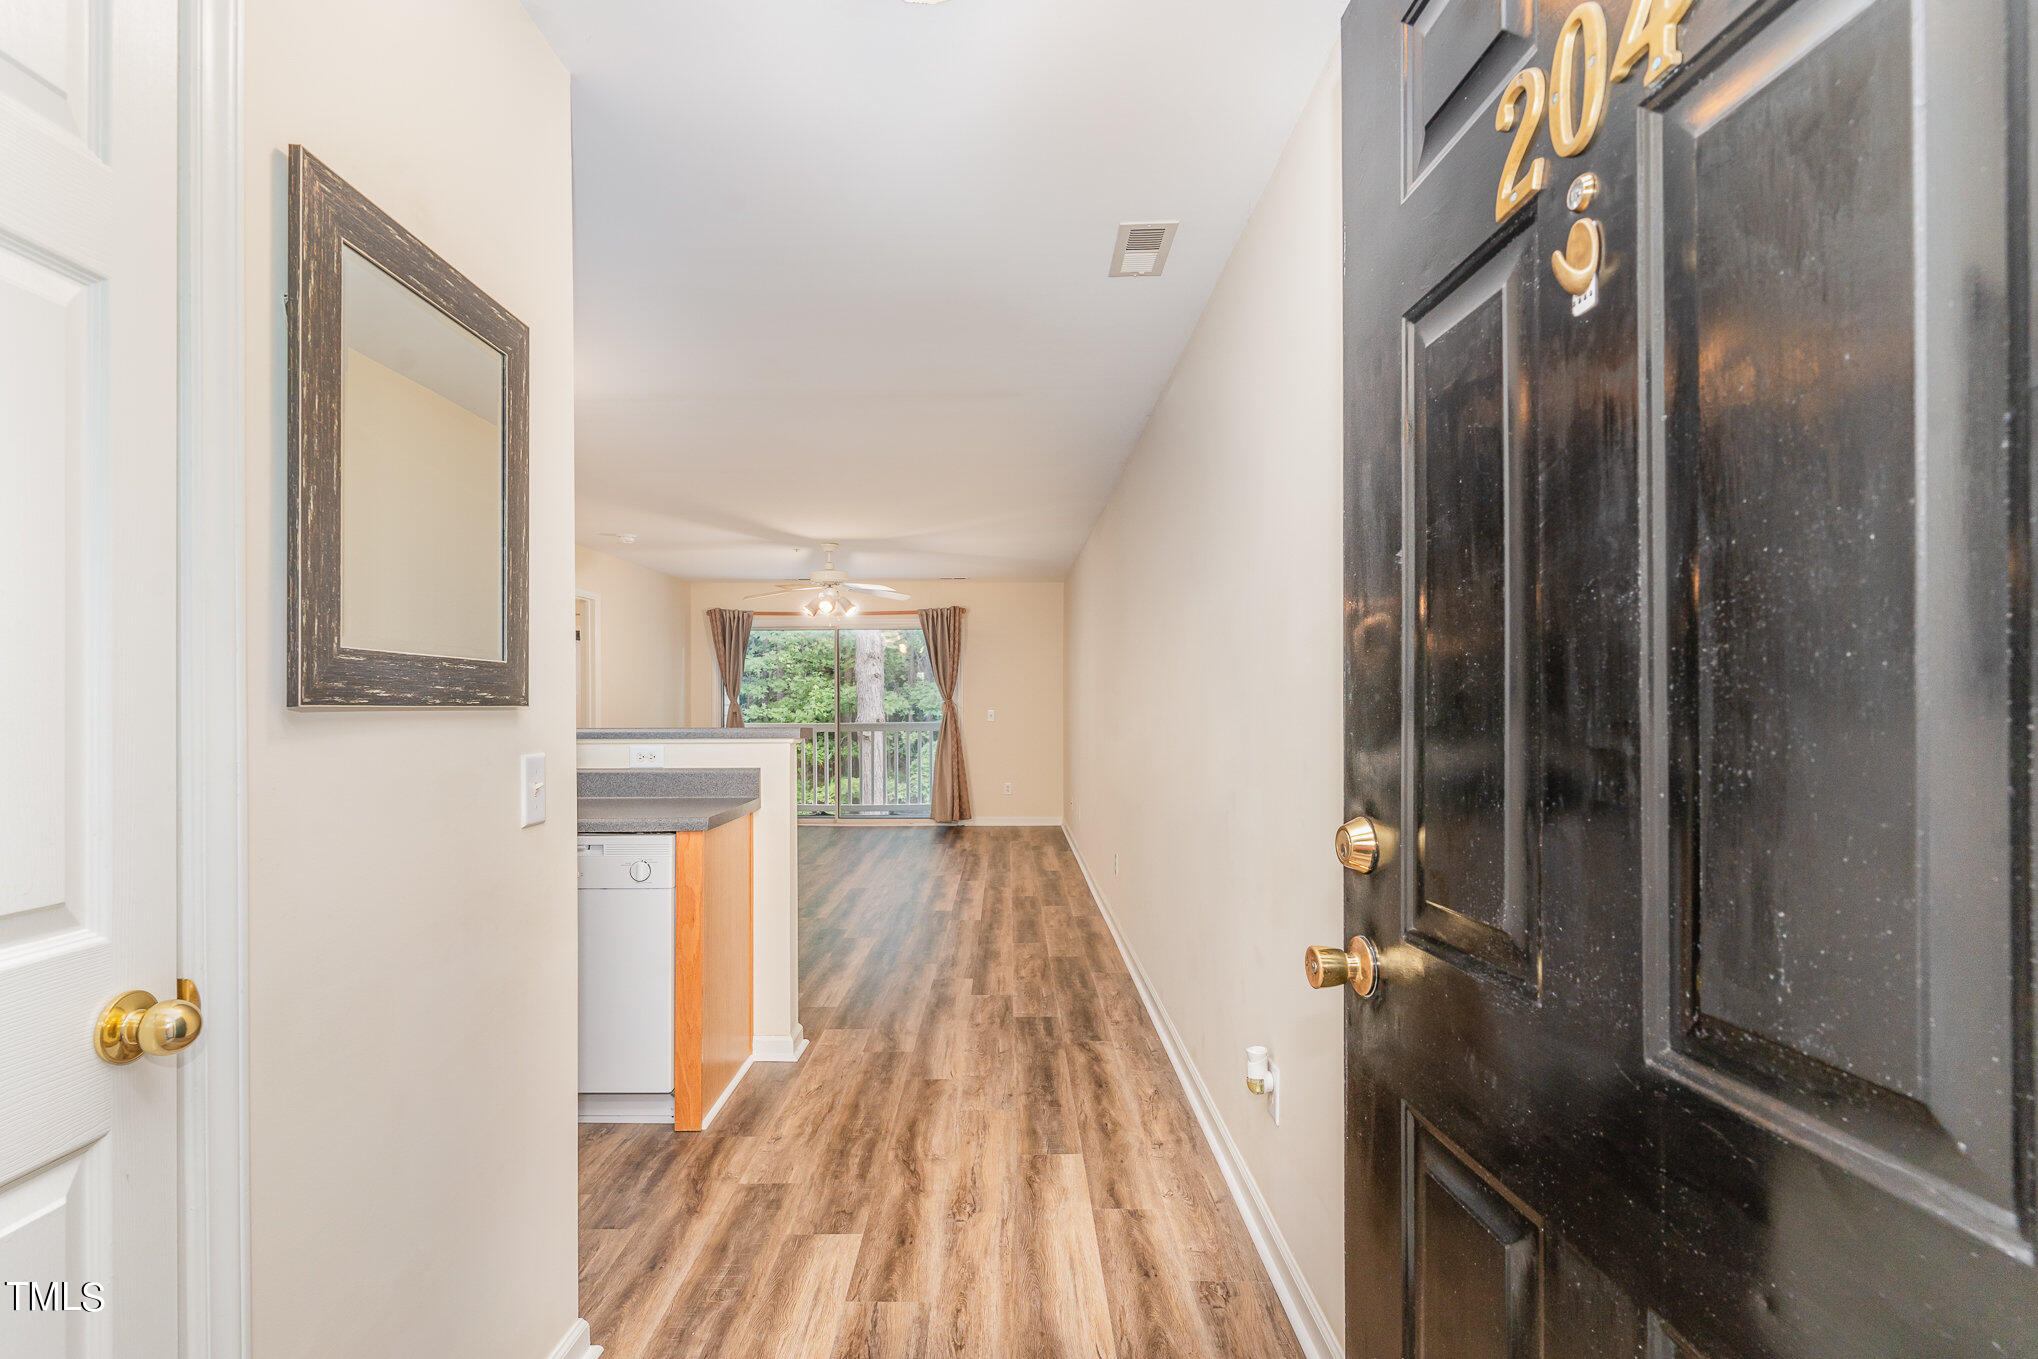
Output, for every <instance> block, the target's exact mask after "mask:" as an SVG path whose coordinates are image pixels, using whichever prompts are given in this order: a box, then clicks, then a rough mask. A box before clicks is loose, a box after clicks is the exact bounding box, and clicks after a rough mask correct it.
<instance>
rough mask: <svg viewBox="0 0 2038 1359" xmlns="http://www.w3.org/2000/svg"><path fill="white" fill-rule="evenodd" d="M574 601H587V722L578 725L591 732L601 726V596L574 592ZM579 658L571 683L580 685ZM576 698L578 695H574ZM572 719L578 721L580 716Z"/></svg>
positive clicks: (576, 660)
mask: <svg viewBox="0 0 2038 1359" xmlns="http://www.w3.org/2000/svg"><path fill="white" fill-rule="evenodd" d="M573 597H574V598H575V599H584V600H586V601H587V687H588V690H589V693H588V696H587V721H586V722H584V723H580V730H582V731H593V730H595V729H596V728H598V727H600V726H601V596H600V595H599V594H597V593H595V592H594V591H593V590H575V591H574V592H573ZM578 660H579V658H578V657H576V658H575V665H574V667H573V683H574V685H575V686H576V687H577V686H578V685H579V684H580V666H579V664H578ZM575 696H576V697H578V694H577V693H576V695H575ZM573 716H574V719H575V721H576V722H578V721H579V717H580V714H579V713H577V712H576V713H575V714H574V715H573Z"/></svg>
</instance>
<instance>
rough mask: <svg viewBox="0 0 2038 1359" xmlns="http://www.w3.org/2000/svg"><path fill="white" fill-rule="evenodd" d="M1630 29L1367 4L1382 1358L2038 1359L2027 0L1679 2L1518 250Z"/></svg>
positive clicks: (1362, 107) (1361, 1177)
mask: <svg viewBox="0 0 2038 1359" xmlns="http://www.w3.org/2000/svg"><path fill="white" fill-rule="evenodd" d="M1634 4H1643V5H1648V4H1650V0H1607V3H1605V5H1604V19H1605V27H1606V31H1607V34H1608V38H1609V46H1613V45H1617V44H1619V43H1620V42H1621V41H1622V38H1623V36H1624V35H1625V34H1627V33H1628V31H1629V26H1630V20H1631V19H1632V18H1633V17H1634V11H1633V5H1634ZM1586 8H1587V6H1586V5H1585V4H1584V0H1542V3H1538V4H1534V5H1533V6H1530V5H1527V4H1524V5H1522V6H1521V7H1519V8H1518V9H1513V8H1510V7H1508V6H1505V5H1480V4H1475V3H1471V2H1470V0H1455V3H1449V4H1444V3H1440V0H1428V3H1416V4H1412V5H1409V6H1406V7H1404V8H1403V9H1402V11H1401V12H1398V13H1397V12H1395V11H1394V10H1393V9H1390V8H1387V7H1381V6H1361V5H1355V6H1353V7H1352V8H1351V10H1350V11H1348V12H1347V15H1346V19H1345V40H1344V49H1343V50H1344V62H1345V78H1344V89H1345V97H1346V103H1347V108H1346V122H1345V136H1344V155H1345V162H1346V164H1345V179H1346V184H1345V195H1346V222H1345V232H1346V239H1347V242H1348V243H1349V244H1348V250H1347V258H1346V272H1345V295H1346V327H1345V333H1346V341H1345V342H1346V349H1347V367H1346V372H1347V382H1346V386H1347V401H1346V420H1347V456H1346V619H1347V632H1346V638H1347V671H1346V685H1345V688H1346V694H1347V707H1346V727H1345V740H1346V752H1347V759H1346V785H1347V814H1348V815H1352V814H1359V813H1364V814H1367V815H1370V816H1373V817H1375V818H1377V819H1379V820H1381V821H1383V822H1385V823H1386V824H1387V825H1388V826H1390V827H1392V828H1395V829H1396V830H1398V831H1399V832H1400V848H1399V851H1398V856H1397V857H1396V858H1395V859H1394V860H1393V861H1391V862H1390V863H1388V864H1387V865H1386V866H1385V868H1384V869H1383V871H1380V872H1377V873H1373V874H1371V875H1367V876H1360V875H1357V874H1351V875H1348V878H1347V884H1346V886H1347V923H1348V925H1349V927H1350V928H1349V933H1352V934H1364V935H1367V936H1369V937H1371V938H1372V939H1373V940H1375V941H1376V942H1377V944H1378V945H1379V948H1380V952H1381V969H1380V971H1381V978H1382V982H1381V986H1380V989H1379V991H1378V993H1377V994H1376V995H1375V996H1374V997H1373V998H1371V999H1368V1000H1365V1001H1358V1000H1356V999H1349V998H1348V1000H1347V1005H1348V1010H1347V1023H1346V1041H1347V1052H1348V1080H1347V1091H1348V1095H1347V1098H1348V1122H1347V1128H1348V1159H1347V1176H1346V1183H1347V1194H1348V1204H1347V1231H1346V1238H1347V1251H1348V1268H1347V1313H1348V1316H1349V1318H1350V1321H1349V1333H1348V1339H1347V1352H1348V1353H1349V1354H1351V1355H1352V1356H1354V1359H1373V1357H1376V1356H1377V1359H1387V1356H1395V1357H1396V1359H1414V1357H1415V1356H1418V1355H1421V1356H1431V1355H1451V1356H1457V1355H1477V1356H1480V1357H1481V1359H1485V1357H1486V1356H1494V1355H1511V1354H1513V1353H1515V1352H1517V1350H1518V1349H1519V1347H1521V1346H1524V1345H1527V1346H1530V1347H1531V1348H1529V1349H1521V1350H1520V1352H1522V1353H1530V1352H1533V1353H1537V1354H1540V1355H1542V1356H1546V1359H1574V1357H1578V1356H1588V1355H1589V1356H1613V1355H1619V1356H1622V1357H1623V1359H1640V1357H1646V1359H1686V1357H1687V1356H1688V1357H1691V1359H1811V1357H1812V1356H1825V1355H1834V1354H1845V1355H1848V1356H1849V1357H1850V1359H1856V1357H1857V1356H1890V1359H1897V1357H1898V1356H1902V1357H1903V1359H1919V1357H1922V1356H1942V1355H1943V1356H1947V1357H1948V1359H1967V1357H1968V1356H1972V1355H1977V1354H2000V1355H2016V1356H2025V1357H2026V1359H2038V1272H2034V1266H2033V1263H2032V1260H2033V1254H2034V1252H2033V1248H2032V1236H2031V1228H2032V1223H2033V1222H2034V1220H2038V1213H2034V1205H2033V1203H2032V1201H2031V1195H2032V1188H2033V1185H2034V1183H2038V1175H2034V1174H2033V1173H2032V1172H2031V1171H2030V1169H2029V1164H2030V1157H2031V1154H2032V1152H2031V1149H2032V1148H2033V1147H2034V1146H2038V1138H2034V1136H2033V1130H2032V1127H2031V1109H2032V1103H2033V1102H2032V1095H2033V1088H2032V1074H2033V1067H2034V1066H2038V1046H2034V1041H2033V1025H2032V1021H2031V1015H2032V1013H2033V1002H2034V996H2033V990H2032V986H2033V983H2032V978H2033V967H2032V937H2031V931H2032V912H2031V907H2030V902H2029V886H2030V880H2031V874H2030V868H2029V862H2028V861H2029V857H2030V847H2031V843H2032V834H2031V807H2032V802H2031V797H2030V757H2031V750H2030V747H2031V738H2030V736H2029V731H2030V729H2031V721H2030V719H2031V716H2032V714H2031V711H2030V709H2031V694H2032V678H2033V675H2032V662H2031V649H2030V634H2031V598H2030V587H2029V583H2028V580H2027V578H2026V568H2025V565H2024V563H2025V562H2026V561H2027V559H2028V555H2029V551H2030V528H2029V525H2030V522H2031V509H2032V506H2031V503H2030V502H2031V496H2030V486H2031V478H2030V467H2029V457H2030V445H2029V437H2028V429H2029V412H2028V410H2027V409H2026V402H2027V392H2028V389H2029V385H2030V381H2031V362H2032V360H2031V347H2030V344H2029V341H2028V335H2029V330H2030V326H2029V319H2030V310H2031V299H2030V290H2031V275H2032V270H2031V267H2030V240H2029V236H2028V229H2027V223H2028V220H2029V216H2030V214H2029V212H2028V211H2027V205H2026V204H2025V203H2024V202H2022V201H2021V200H2022V198H2023V197H2024V196H2025V195H2026V192H2027V186H2028V183H2029V176H2028V175H2027V174H2026V173H2025V170H2024V168H2023V167H2025V166H2026V165H2027V164H2028V161H2029V151H2030V147H2029V138H2028V128H2029V126H2030V123H2031V118H2030V80H2029V69H2028V68H2029V63H2030V53H2029V43H2028V36H2029V35H2028V32H2027V29H2028V21H2029V18H2030V15H2029V12H2028V6H2027V5H2024V4H2023V3H2022V0H2015V3H2012V0H1930V3H1927V2H1926V0H1692V3H1690V4H1689V5H1688V6H1685V13H1684V14H1683V15H1682V16H1680V18H1679V19H1678V21H1677V24H1676V31H1675V36H1674V40H1672V41H1667V42H1666V41H1662V40H1661V38H1660V34H1661V28H1660V25H1661V23H1664V22H1669V21H1668V20H1664V19H1663V18H1662V16H1663V14H1664V13H1666V12H1671V11H1674V10H1675V9H1676V8H1678V6H1677V5H1675V4H1668V3H1664V0H1656V3H1655V4H1654V5H1653V10H1654V13H1655V15H1656V18H1657V21H1658V22H1657V24H1654V25H1650V26H1648V27H1647V28H1645V29H1644V30H1642V31H1644V32H1645V33H1649V34H1656V35H1658V38H1659V42H1658V45H1659V46H1660V47H1662V48H1664V49H1666V50H1674V49H1681V51H1676V52H1675V55H1676V57H1677V59H1676V60H1673V61H1671V62H1670V63H1669V67H1668V69H1666V70H1663V71H1661V72H1659V73H1658V76H1657V78H1656V79H1655V80H1654V82H1653V83H1650V81H1649V76H1648V71H1649V69H1650V67H1649V62H1648V60H1647V59H1646V58H1644V59H1643V60H1642V61H1640V62H1637V63H1636V64H1635V67H1634V70H1633V73H1632V74H1631V75H1630V76H1629V77H1627V78H1626V79H1624V80H1621V81H1617V82H1611V83H1609V85H1608V86H1607V101H1606V113H1605V118H1604V120H1603V122H1602V123H1601V125H1600V126H1599V128H1598V131H1597V133H1596V135H1595V136H1593V137H1592V138H1591V139H1589V140H1588V141H1587V142H1586V144H1585V145H1583V146H1582V147H1579V148H1575V154H1573V155H1570V156H1563V155H1559V154H1558V153H1557V151H1556V149H1555V146H1554V145H1553V144H1552V142H1551V140H1550V136H1549V131H1548V129H1547V127H1545V128H1543V129H1541V130H1539V131H1538V133H1537V135H1536V137H1535V138H1534V140H1533V142H1531V143H1530V144H1528V145H1527V147H1526V156H1525V157H1524V159H1523V161H1522V162H1521V164H1520V165H1519V166H1518V167H1517V169H1518V171H1526V169H1527V167H1528V165H1529V164H1530V163H1532V161H1533V160H1534V159H1535V158H1541V159H1542V160H1544V162H1545V169H1544V172H1543V173H1544V182H1545V185H1546V187H1544V188H1543V190H1542V191H1541V192H1540V193H1537V194H1535V195H1533V196H1530V197H1527V198H1526V201H1525V202H1524V203H1523V204H1522V205H1521V206H1520V207H1519V208H1518V209H1516V210H1514V211H1513V212H1511V213H1509V212H1507V211H1506V204H1505V202H1504V200H1503V202H1502V206H1501V215H1502V216H1503V217H1504V220H1499V221H1496V220H1495V219H1496V209H1495V200H1496V189H1497V186H1498V184H1499V181H1500V177H1501V174H1502V173H1503V163H1504V161H1505V159H1506V157H1507V156H1508V154H1509V151H1510V147H1511V146H1512V145H1513V143H1514V141H1515V133H1514V132H1512V131H1502V130H1499V129H1498V128H1497V127H1496V120H1497V118H1498V116H1499V113H1500V110H1501V109H1502V107H1503V104H1502V100H1503V97H1504V96H1503V91H1505V90H1506V89H1507V87H1508V85H1509V82H1510V81H1513V80H1514V79H1515V78H1516V76H1517V74H1519V73H1522V72H1524V71H1526V70H1528V69H1529V68H1534V69H1536V70H1538V71H1541V72H1544V73H1546V74H1548V73H1550V72H1552V68H1553V66H1554V65H1556V62H1555V58H1556V57H1557V55H1558V52H1559V45H1560V33H1561V32H1563V31H1564V26H1565V24H1566V22H1567V20H1569V21H1570V23H1571V32H1572V33H1573V35H1574V36H1573V38H1572V39H1570V41H1573V42H1576V43H1578V44H1579V51H1577V52H1574V56H1580V60H1579V61H1578V62H1577V63H1576V66H1575V68H1574V75H1577V74H1578V73H1579V72H1583V73H1584V74H1583V75H1580V76H1579V78H1578V80H1577V81H1576V82H1574V85H1573V86H1571V87H1562V88H1553V89H1551V90H1550V91H1549V92H1548V95H1547V101H1548V102H1551V103H1553V102H1555V101H1558V100H1560V99H1561V100H1565V101H1567V102H1566V105H1565V106H1566V107H1569V108H1574V109H1575V108H1580V107H1582V106H1583V104H1584V103H1585V102H1586V99H1587V97H1588V96H1589V95H1590V94H1591V92H1592V84H1591V82H1592V81H1593V80H1594V79H1595V76H1594V74H1593V73H1595V72H1597V71H1599V70H1602V69H1604V66H1605V58H1606V56H1607V55H1608V53H1607V52H1605V51H1599V52H1593V51H1591V50H1589V43H1590V38H1589V34H1590V33H1591V31H1592V30H1593V29H1594V27H1595V23H1596V21H1595V20H1593V19H1592V18H1591V16H1590V15H1589V14H1581V15H1580V17H1579V18H1577V19H1573V18H1572V17H1571V16H1573V15H1574V13H1578V12H1579V11H1581V10H1584V9H1586ZM1581 53H1582V55H1581ZM1549 79H1551V80H1552V81H1553V82H1555V83H1557V84H1559V85H1560V86H1561V84H1562V82H1561V80H1559V79H1558V78H1557V77H1555V76H1554V75H1550V76H1549ZM1524 81H1525V82H1526V83H1527V84H1530V85H1533V84H1534V83H1535V82H1534V79H1533V78H1529V77H1524ZM1581 87H1582V88H1581ZM1546 106H1547V105H1546ZM1516 108H1517V112H1519V111H1520V110H1522V109H1524V108H1526V101H1524V102H1522V103H1520V104H1518V105H1517V106H1516ZM2006 108H2007V109H2010V110H2012V112H2013V114H2014V116H2013V117H2011V118H2008V119H2006V118H2005V117H2004V110H2005V109H2006ZM1503 121H1504V120H1503ZM1517 126H1518V123H1517ZM1587 172H1589V173H1590V175H1591V176H1592V181H1591V183H1590V184H1589V185H1588V184H1586V183H1584V182H1581V176H1583V175H1585V174H1586V173H1587ZM1588 217H1589V218H1590V219H1591V220H1592V221H1593V222H1595V223H1597V231H1596V233H1595V232H1593V231H1591V230H1590V229H1588V228H1587V227H1585V226H1583V225H1581V221H1582V219H1584V218H1588ZM1581 233H1582V235H1581ZM1594 245H1596V247H1597V257H1596V259H1595V260H1593V261H1592V267H1591V268H1589V269H1587V270H1586V274H1587V276H1588V277H1589V279H1590V282H1591V286H1590V287H1589V288H1587V289H1585V291H1584V293H1583V295H1582V296H1580V297H1578V298H1576V299H1574V296H1573V293H1572V291H1571V289H1570V288H1569V287H1567V286H1565V280H1564V278H1563V277H1562V275H1561V272H1560V270H1559V268H1558V263H1559V262H1561V259H1586V258H1588V256H1589V251H1588V252H1587V253H1586V254H1581V253H1579V252H1580V251H1581V249H1584V248H1585V247H1589V246H1594ZM1553 257H1560V259H1559V260H1556V261H1553ZM1530 1279H1532V1280H1533V1281H1534V1282H1533V1287H1530V1286H1529V1285H1528V1284H1525V1283H1523V1282H1522V1281H1523V1280H1530ZM1511 1290H1512V1291H1511ZM1531 1295H1532V1296H1533V1299H1534V1301H1533V1303H1532V1304H1531V1303H1530V1302H1529V1301H1528V1299H1529V1298H1530V1296H1531ZM1446 1298H1449V1299H1452V1300H1453V1301H1452V1303H1451V1305H1449V1306H1446V1305H1445V1304H1444V1302H1443V1300H1444V1299H1446Z"/></svg>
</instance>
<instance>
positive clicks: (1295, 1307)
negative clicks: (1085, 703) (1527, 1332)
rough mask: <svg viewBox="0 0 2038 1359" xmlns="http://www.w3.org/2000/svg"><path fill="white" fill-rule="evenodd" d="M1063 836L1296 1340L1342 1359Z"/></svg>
mask: <svg viewBox="0 0 2038 1359" xmlns="http://www.w3.org/2000/svg"><path fill="white" fill-rule="evenodd" d="M1062 838H1063V839H1065V840H1067V841H1068V846H1069V853H1071V854H1073V855H1074V856H1075V859H1076V867H1077V868H1079V869H1081V870H1082V874H1083V881H1084V882H1086V883H1088V884H1089V885H1090V896H1091V898H1092V899H1093V900H1094V901H1095V902H1096V903H1097V913H1098V914H1099V915H1101V916H1103V917H1104V925H1105V927H1106V928H1107V929H1109V930H1110V931H1111V938H1112V939H1113V940H1115V941H1116V942H1117V944H1118V955H1119V956H1120V957H1121V958H1123V959H1125V968H1126V971H1128V972H1130V973H1131V974H1132V984H1133V986H1134V987H1136V988H1137V989H1138V991H1139V999H1140V1001H1141V1003H1142V1004H1144V1005H1145V1006H1146V1013H1147V1017H1148V1018H1149V1019H1151V1020H1152V1021H1153V1027H1154V1029H1155V1031H1156V1032H1158V1033H1159V1034H1160V1039H1161V1046H1162V1047H1164V1048H1166V1049H1167V1053H1168V1061H1169V1062H1171V1063H1173V1065H1174V1068H1175V1076H1176V1077H1177V1079H1179V1080H1180V1081H1181V1082H1182V1090H1183V1093H1185V1094H1186V1095H1187V1096H1188V1097H1189V1107H1190V1109H1192V1110H1194V1111H1195V1114H1196V1122H1197V1124H1198V1125H1199V1126H1200V1127H1201V1128H1202V1129H1203V1138H1204V1140H1205V1141H1206V1142H1208V1143H1209V1144H1210V1152H1211V1154H1212V1155H1213V1156H1215V1157H1216V1158H1217V1168H1218V1169H1219V1170H1221V1171H1223V1172H1224V1183H1225V1184H1226V1186H1228V1187H1229V1188H1230V1190H1231V1197H1232V1201H1233V1202H1235V1203H1236V1204H1238V1211H1239V1213H1240V1215H1241V1216H1243V1217H1244V1218H1245V1227H1246V1230H1247V1231H1248V1232H1250V1233H1251V1234H1252V1239H1253V1246H1254V1248H1255V1249H1256V1250H1258V1251H1259V1254H1260V1262H1261V1263H1262V1264H1264V1265H1265V1266H1266V1267H1267V1277H1268V1278H1269V1279H1271V1280H1272V1281H1273V1285H1274V1292H1275V1294H1276V1295H1277V1296H1278V1297H1279V1298H1280V1299H1281V1309H1282V1310H1283V1311H1284V1312H1286V1313H1287V1314H1288V1322H1289V1324H1290V1325H1291V1326H1293V1327H1294V1328H1295V1339H1296V1341H1297V1342H1298V1343H1300V1345H1301V1346H1302V1353H1303V1354H1304V1355H1306V1356H1308V1359H1344V1341H1343V1339H1342V1338H1341V1337H1340V1336H1339V1335H1338V1333H1337V1329H1336V1327H1334V1326H1332V1325H1331V1322H1330V1318H1329V1317H1328V1316H1327V1315H1325V1313H1324V1310H1323V1306H1322V1304H1320V1303H1318V1302H1317V1300H1316V1294H1315V1293H1314V1292H1313V1291H1312V1290H1311V1289H1310V1287H1309V1281H1308V1280H1307V1279H1306V1278H1304V1277H1303V1274H1302V1267H1301V1266H1300V1265H1299V1264H1297V1263H1296V1261H1295V1255H1294V1252H1292V1251H1291V1250H1289V1249H1288V1241H1287V1238H1285V1237H1283V1236H1282V1235H1281V1226H1280V1224H1279V1223H1278V1222H1276V1221H1275V1220H1274V1213H1273V1210H1272V1209H1271V1208H1269V1207H1268V1206H1267V1200H1266V1198H1265V1197H1264V1196H1263V1195H1262V1194H1261V1193H1260V1187H1259V1185H1258V1184H1256V1183H1255V1182H1254V1181H1253V1177H1252V1172H1251V1171H1250V1170H1249V1169H1247V1168H1246V1163H1245V1157H1244V1156H1243V1155H1242V1154H1241V1153H1240V1152H1239V1149H1238V1144H1237V1143H1236V1142H1234V1141H1232V1140H1231V1131H1230V1129H1228V1128H1226V1127H1225V1126H1224V1119H1223V1117H1222V1116H1221V1115H1220V1114H1219V1113H1218V1112H1217V1103H1216V1101H1215V1100H1213V1099H1211V1097H1210V1089H1209V1087H1208V1086H1206V1085H1204V1084H1203V1077H1202V1075H1201V1074H1200V1073H1199V1072H1198V1071H1197V1070H1196V1067H1195V1064H1194V1063H1192V1062H1191V1061H1190V1060H1189V1058H1188V1049H1187V1047H1186V1045H1185V1044H1184V1043H1183V1042H1182V1036H1181V1034H1180V1033H1179V1032H1177V1031H1176V1029H1175V1024H1174V1021H1173V1020H1172V1019H1170V1018H1168V1012H1167V1009H1166V1008H1165V1007H1164V1006H1163V1005H1162V1004H1161V1002H1160V997H1159V996H1158V995H1157V994H1155V992H1154V989H1153V986H1152V984H1151V983H1149V982H1148V981H1147V977H1146V970H1145V969H1144V968H1142V967H1141V966H1140V965H1139V959H1138V958H1137V957H1135V956H1134V955H1133V952H1132V947H1131V945H1129V944H1127V943H1126V942H1125V935H1124V933H1123V932H1122V931H1121V930H1120V929H1119V928H1118V921H1117V920H1116V919H1115V918H1114V917H1113V916H1112V914H1111V905H1110V903H1109V902H1107V901H1106V900H1105V899H1104V893H1103V892H1102V891H1100V890H1099V889H1098V887H1097V880H1096V878H1094V877H1092V876H1091V874H1090V866H1089V865H1088V864H1087V863H1085V862H1083V852H1082V851H1081V850H1080V849H1077V848H1076V841H1075V837H1074V836H1072V835H1070V834H1069V833H1068V828H1067V827H1066V826H1064V827H1063V828H1062Z"/></svg>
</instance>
